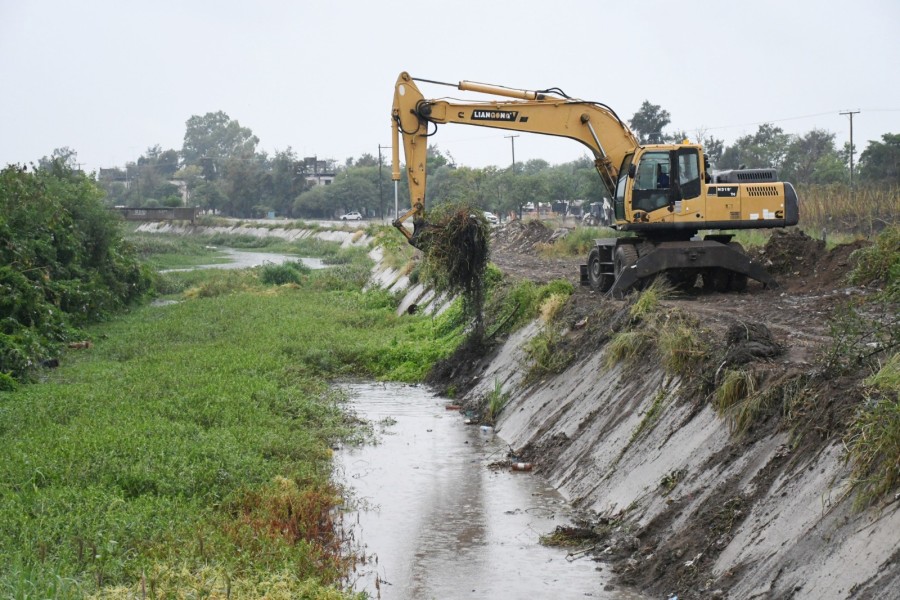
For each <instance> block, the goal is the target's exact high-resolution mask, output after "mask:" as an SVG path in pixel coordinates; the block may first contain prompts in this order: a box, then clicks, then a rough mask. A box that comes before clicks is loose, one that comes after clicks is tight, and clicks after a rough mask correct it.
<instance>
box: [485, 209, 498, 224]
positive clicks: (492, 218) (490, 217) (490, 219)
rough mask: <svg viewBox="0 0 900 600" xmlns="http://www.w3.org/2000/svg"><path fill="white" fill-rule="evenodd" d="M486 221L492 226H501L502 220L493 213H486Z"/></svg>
mask: <svg viewBox="0 0 900 600" xmlns="http://www.w3.org/2000/svg"><path fill="white" fill-rule="evenodd" d="M484 220H485V221H487V222H488V223H489V224H491V225H499V224H500V218H499V217H498V216H497V215H495V214H494V213H492V212H488V211H484Z"/></svg>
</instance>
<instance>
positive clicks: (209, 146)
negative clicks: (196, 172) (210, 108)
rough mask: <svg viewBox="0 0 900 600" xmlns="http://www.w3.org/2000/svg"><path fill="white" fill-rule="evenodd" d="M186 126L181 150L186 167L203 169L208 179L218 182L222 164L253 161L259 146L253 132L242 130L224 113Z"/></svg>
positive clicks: (198, 119)
mask: <svg viewBox="0 0 900 600" xmlns="http://www.w3.org/2000/svg"><path fill="white" fill-rule="evenodd" d="M186 125H187V129H186V130H185V133H184V145H183V146H182V150H181V155H182V158H183V159H184V164H186V165H198V166H200V167H202V168H203V174H204V176H205V177H206V178H207V179H215V178H216V176H217V174H218V170H219V169H220V168H221V165H220V161H223V160H225V159H229V158H250V157H252V156H253V155H254V154H255V152H256V145H257V144H258V143H259V138H257V137H256V136H255V135H253V132H252V131H251V130H250V129H248V128H247V127H241V125H240V123H238V122H237V121H235V120H232V119H231V118H230V117H229V116H228V115H227V114H225V113H224V112H222V111H221V110H220V111H218V112H214V113H206V114H205V115H203V116H202V117H201V116H197V115H194V116H192V117H191V118H190V119H188V120H187V123H186Z"/></svg>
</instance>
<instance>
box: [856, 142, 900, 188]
mask: <svg viewBox="0 0 900 600" xmlns="http://www.w3.org/2000/svg"><path fill="white" fill-rule="evenodd" d="M881 140H882V141H880V142H877V141H871V142H869V145H868V146H866V149H865V150H863V153H862V154H861V155H860V156H859V174H860V179H862V180H863V181H868V182H883V183H892V184H900V134H897V133H885V134H884V135H882V136H881Z"/></svg>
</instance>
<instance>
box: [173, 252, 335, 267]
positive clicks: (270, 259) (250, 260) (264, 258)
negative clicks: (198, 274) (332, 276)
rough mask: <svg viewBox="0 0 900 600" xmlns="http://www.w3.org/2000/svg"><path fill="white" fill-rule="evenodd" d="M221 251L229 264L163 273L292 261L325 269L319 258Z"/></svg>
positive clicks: (257, 265)
mask: <svg viewBox="0 0 900 600" xmlns="http://www.w3.org/2000/svg"><path fill="white" fill-rule="evenodd" d="M221 251H222V252H223V253H224V254H225V255H226V257H227V258H228V260H229V262H227V263H218V264H212V265H198V266H196V267H189V268H186V269H167V270H166V271H163V272H177V271H197V270H201V269H249V268H251V267H259V266H262V265H281V264H284V263H286V262H292V261H296V262H302V263H303V264H304V265H306V266H307V267H309V268H310V269H324V268H325V267H326V265H325V263H324V262H322V259H320V258H305V257H300V256H292V255H290V254H276V253H274V252H251V251H249V250H234V249H233V248H222V249H221Z"/></svg>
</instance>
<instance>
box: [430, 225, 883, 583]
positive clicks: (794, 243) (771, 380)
mask: <svg viewBox="0 0 900 600" xmlns="http://www.w3.org/2000/svg"><path fill="white" fill-rule="evenodd" d="M561 233H562V232H560V231H553V230H550V229H547V228H546V227H543V226H542V225H541V224H540V223H537V222H530V223H522V222H512V223H510V224H508V225H506V226H504V227H502V228H499V229H497V230H495V234H494V239H493V244H492V256H491V261H492V262H493V263H494V264H496V265H497V266H498V267H499V268H500V269H501V270H502V271H503V272H504V273H506V274H507V275H509V276H510V277H513V278H518V279H528V280H532V281H535V282H538V283H546V282H548V281H551V280H554V279H566V280H569V281H570V282H572V283H573V284H574V285H575V293H574V294H573V296H572V298H571V299H570V300H569V302H568V304H567V305H566V307H565V308H564V310H563V313H562V316H561V319H562V320H563V321H564V322H565V324H566V326H567V328H568V332H567V333H566V334H565V337H564V339H563V340H562V341H561V342H560V344H559V346H558V347H557V351H560V352H572V353H573V355H574V359H573V360H572V363H573V364H576V365H577V363H579V362H582V363H585V364H587V363H589V362H590V361H591V356H592V355H596V354H598V351H599V350H600V349H601V348H602V347H603V346H604V345H605V344H606V343H607V342H608V341H609V339H610V337H611V335H612V334H613V333H614V332H615V331H616V329H617V328H620V327H623V326H624V324H625V321H626V320H627V308H628V306H629V302H630V301H629V300H628V299H626V300H624V301H613V300H609V299H607V298H601V295H600V294H597V293H595V292H593V291H592V290H590V289H589V288H587V287H581V286H580V285H579V264H581V263H582V262H584V259H585V257H575V258H547V257H545V256H544V254H543V253H542V252H541V249H542V248H544V247H545V246H546V245H548V244H552V243H553V242H554V240H555V239H557V238H558V237H559V236H560V235H561ZM863 245H865V242H855V243H853V244H848V245H844V246H838V247H836V248H834V249H833V250H830V251H829V250H827V249H826V247H825V244H824V243H823V242H821V241H819V240H815V239H811V238H809V237H808V236H806V235H805V234H803V233H802V232H800V231H798V230H786V231H783V230H776V231H774V232H773V233H772V236H771V238H770V240H769V242H768V243H767V244H766V245H765V246H764V247H762V248H759V249H755V250H753V251H752V252H751V254H752V256H753V257H754V258H755V259H756V260H758V261H760V262H761V263H762V264H764V265H765V267H766V268H767V269H768V270H769V272H770V273H772V274H773V276H774V277H775V278H776V279H777V280H778V281H779V283H780V287H779V288H778V289H765V288H764V287H763V286H762V285H761V284H759V283H757V282H754V281H751V282H750V283H749V285H748V288H747V291H746V292H743V293H727V294H722V293H714V292H707V293H701V292H699V291H698V292H696V293H682V294H679V295H676V296H675V297H673V298H670V299H667V300H665V301H664V305H665V306H667V307H670V308H672V309H675V310H676V311H678V312H683V313H685V314H687V315H690V316H691V317H692V318H694V319H695V320H696V321H695V323H696V327H698V328H702V329H703V330H704V336H706V337H707V338H708V339H710V340H713V342H714V344H715V345H716V351H715V356H716V358H715V361H716V364H706V365H703V366H701V367H698V372H697V376H696V377H694V378H693V379H692V380H691V381H686V382H685V383H684V384H683V385H682V392H681V393H682V400H681V403H682V407H681V409H679V410H680V413H679V414H680V415H681V416H680V417H679V418H680V419H681V421H680V423H681V425H677V424H676V426H675V428H674V430H673V432H672V433H670V434H669V436H670V437H671V436H676V435H679V434H678V432H677V430H678V429H679V428H681V427H685V426H686V425H688V424H689V423H692V421H694V420H695V418H696V417H697V415H698V414H699V413H700V411H701V410H702V409H703V408H704V407H706V406H708V399H709V397H710V392H711V387H710V386H711V385H714V384H715V375H714V372H716V371H717V365H718V369H721V368H722V367H723V366H748V367H749V368H752V369H753V370H754V371H756V372H758V373H761V374H762V379H761V381H762V382H763V385H768V386H770V387H771V388H772V389H773V390H779V389H781V388H782V387H784V388H785V389H787V387H788V386H790V385H794V384H795V383H796V382H801V381H802V382H804V385H806V386H807V387H808V390H809V393H814V394H816V395H817V397H819V398H820V399H821V400H820V401H818V402H817V404H816V411H815V414H809V415H802V416H801V418H799V419H797V420H795V421H794V423H793V424H792V427H793V431H792V432H791V435H792V436H793V439H794V440H795V442H793V444H792V447H791V448H790V449H788V450H785V449H781V448H774V449H770V450H769V454H768V455H767V458H765V461H766V462H765V463H764V466H763V467H761V468H758V469H756V470H747V469H746V468H745V466H744V465H743V463H744V462H746V461H748V460H750V461H752V460H755V459H752V458H747V457H748V456H749V457H753V456H758V455H757V454H754V452H755V453H759V452H761V450H760V448H765V447H766V444H768V443H770V442H771V440H773V439H776V438H777V434H778V432H779V430H780V429H781V428H783V427H784V423H783V420H784V419H783V417H782V416H781V415H779V414H776V412H775V411H773V412H772V414H770V415H768V416H766V415H765V414H763V418H762V419H760V420H759V421H758V422H757V423H755V424H754V425H753V426H752V427H751V428H750V430H749V431H748V433H747V434H746V435H744V436H742V437H740V438H736V439H734V440H732V441H731V442H727V441H726V443H725V444H724V445H723V447H722V449H721V450H719V451H717V452H716V453H715V454H714V455H711V456H709V457H707V458H706V459H705V460H704V464H702V465H696V471H697V473H708V472H722V473H725V472H729V471H734V473H735V474H734V475H733V476H729V477H724V478H720V479H714V480H712V481H710V482H709V485H708V486H706V487H707V488H709V486H712V487H714V488H715V489H714V492H713V493H710V494H709V495H708V496H706V497H705V499H703V500H702V501H700V500H698V499H697V498H696V497H692V496H691V495H686V496H682V497H680V498H668V499H667V500H666V502H667V503H669V506H668V507H667V508H666V510H664V511H662V510H659V511H658V512H657V513H655V516H652V517H651V518H649V519H644V520H642V519H634V520H632V525H633V526H632V527H619V528H618V529H614V528H612V527H608V526H607V525H608V524H609V523H617V522H619V521H620V519H621V520H622V522H624V517H623V516H622V515H616V514H601V515H599V516H597V515H594V517H593V518H594V521H593V522H585V523H581V524H578V526H577V527H576V529H577V530H578V531H583V530H584V529H585V528H587V529H590V530H592V531H594V532H595V533H596V534H597V539H596V546H597V548H598V549H602V553H603V559H604V560H610V561H612V562H613V565H612V569H613V570H614V571H616V572H617V573H619V575H620V581H621V582H622V583H624V584H627V585H632V586H635V587H637V588H639V589H641V590H643V591H647V592H651V593H653V594H655V595H657V596H658V597H667V594H669V593H672V592H674V591H676V590H677V591H678V592H679V594H680V595H679V597H681V598H705V597H719V598H725V597H738V596H733V595H731V594H729V589H730V586H731V585H732V584H733V583H734V582H739V583H738V584H736V585H738V586H740V585H743V586H744V588H740V589H744V590H745V591H746V589H748V587H747V586H750V587H752V586H753V585H756V583H754V580H753V577H749V578H744V579H743V580H742V579H741V577H742V573H741V572H739V570H738V571H735V570H726V571H725V572H724V573H721V572H718V573H717V572H715V569H716V565H717V564H719V565H720V566H721V564H727V563H728V561H729V560H732V561H733V556H730V555H728V553H732V554H733V553H734V552H735V550H734V549H733V545H732V546H729V544H730V543H731V542H732V541H733V540H734V539H735V537H736V536H740V535H747V534H746V531H749V530H752V529H753V528H754V527H756V525H754V524H751V523H750V522H749V521H748V522H747V523H745V521H747V520H748V515H750V514H752V513H753V512H754V510H756V511H761V510H763V509H761V508H760V507H764V506H766V505H767V504H766V503H769V507H770V508H769V509H766V510H770V509H771V508H772V505H771V503H772V502H773V500H772V499H771V497H767V494H768V493H769V491H770V489H771V488H773V486H774V487H777V486H779V485H783V483H781V482H782V479H785V478H786V479H792V478H796V472H798V471H797V469H798V465H799V464H814V463H816V462H817V461H820V460H824V459H823V458H822V457H823V456H826V455H828V453H829V452H830V451H829V450H828V448H831V447H833V446H834V444H835V441H836V439H837V440H839V438H840V435H841V434H842V432H843V427H844V426H845V423H846V421H847V419H848V418H849V417H850V415H851V414H852V412H853V410H854V409H855V407H856V406H857V405H858V403H859V402H860V401H861V396H860V394H861V391H860V385H859V381H860V379H861V377H863V376H865V375H866V373H865V372H864V371H863V370H860V371H859V372H857V373H852V374H849V375H844V376H841V377H836V378H821V377H820V378H818V379H816V380H815V381H814V382H813V383H809V381H810V379H809V376H810V375H814V374H815V373H816V371H817V370H818V369H819V368H820V365H821V354H822V352H824V351H825V350H826V349H827V348H828V346H829V344H831V343H832V338H831V336H830V331H829V327H830V324H829V319H830V318H831V317H832V315H833V314H834V312H835V310H837V309H839V307H841V306H843V305H844V304H846V302H847V300H848V299H852V298H854V297H860V296H865V295H868V294H871V293H872V292H873V291H874V290H872V289H866V288H861V287H858V286H852V285H850V284H849V283H848V282H847V274H848V273H849V271H850V269H851V268H852V262H853V257H852V254H853V252H854V251H855V250H857V249H859V248H860V247H862V246H863ZM525 335H534V332H531V333H530V334H525ZM497 348H498V351H499V352H504V351H506V350H503V349H502V348H500V346H499V344H498V347H497ZM466 354H467V353H461V354H460V355H458V356H457V357H456V358H455V359H454V360H452V361H449V363H447V364H444V365H441V366H440V368H439V369H437V370H436V371H435V373H434V374H433V375H435V377H434V378H433V379H432V381H431V383H433V384H437V385H439V386H441V385H443V386H446V385H448V384H450V385H452V386H453V387H454V388H455V389H457V390H459V391H463V392H465V391H467V390H469V389H472V393H470V394H469V398H470V399H477V392H478V388H477V387H476V386H478V385H479V379H481V380H482V381H483V380H485V379H486V378H487V377H494V378H496V377H498V374H497V372H496V371H494V372H492V371H491V370H490V369H491V368H492V364H493V365H496V364H497V363H498V362H499V363H502V362H503V357H498V356H497V354H496V353H495V354H493V355H489V356H487V357H485V358H483V359H481V360H476V359H475V358H474V357H473V356H472V355H471V354H468V356H467V355H466ZM576 371H577V368H576ZM595 372H596V371H595ZM576 374H577V373H576ZM514 384H515V386H516V387H519V388H520V389H521V387H522V386H524V387H526V388H527V387H528V385H529V384H527V382H525V383H523V381H522V380H516V381H515V382H514ZM481 385H482V386H483V385H484V384H483V383H482V384H481ZM541 385H543V382H541ZM550 385H551V387H552V386H555V385H557V384H553V383H551V384H550ZM621 385H626V386H627V385H630V382H627V383H622V384H621ZM537 387H540V385H538V386H537ZM562 389H564V385H561V386H560V391H559V393H563V392H562ZM635 389H643V388H637V387H636V388H635ZM541 394H542V392H540V391H530V392H526V393H525V395H526V396H528V395H532V396H539V395H541ZM691 397H692V398H694V400H685V398H691ZM698 399H699V400H698ZM559 401H560V402H562V403H564V404H566V403H577V402H578V400H577V399H570V398H562V397H560V398H559ZM636 401H637V400H636ZM525 402H526V403H527V400H526V401H525ZM547 408H548V409H551V410H559V409H557V408H556V407H553V408H550V406H547ZM518 410H522V409H521V408H519V409H518ZM526 410H527V409H526ZM601 410H602V409H601ZM795 416H796V415H795ZM622 418H623V419H624V418H626V417H622ZM701 420H702V419H701ZM551 422H552V419H547V420H545V421H544V423H545V425H544V427H545V428H552V427H557V426H556V425H552V424H551ZM591 423H595V424H594V425H592V424H591ZM596 423H597V421H596V420H595V417H594V416H593V414H592V415H589V416H588V418H586V419H585V420H584V421H583V423H582V424H581V425H579V431H578V432H577V434H578V435H581V428H582V427H588V428H589V427H594V426H596ZM797 423H800V425H798V424H797ZM620 424H621V422H610V423H608V424H607V425H604V427H607V428H609V431H613V429H614V428H615V427H618V426H619V425H620ZM693 426H697V425H696V422H694V423H693ZM517 427H518V433H519V437H520V439H533V440H534V443H528V444H526V445H525V446H524V447H521V448H516V449H515V450H516V453H517V455H518V456H519V457H520V458H523V457H524V458H526V459H531V460H534V463H535V470H536V471H537V472H541V471H542V470H544V473H543V474H544V475H545V476H546V477H548V479H550V480H551V481H552V480H554V478H556V479H558V480H560V481H562V480H566V479H567V478H568V479H567V481H568V483H567V485H568V486H569V488H570V490H575V491H576V495H575V496H574V497H573V498H572V500H573V501H574V502H575V503H576V505H577V504H578V503H579V502H580V501H584V502H587V503H588V504H590V503H593V505H594V506H596V505H597V504H598V502H597V499H596V496H594V497H591V495H590V492H586V493H585V495H584V496H583V497H582V498H579V497H578V496H577V490H578V483H577V482H576V483H573V480H575V479H577V478H574V477H570V476H569V475H560V474H559V473H558V472H550V471H547V470H545V469H551V470H552V469H558V468H559V466H560V465H562V464H567V463H565V460H568V459H561V458H560V457H561V456H562V455H563V454H564V453H565V452H569V453H570V454H571V453H572V447H573V446H576V445H577V444H578V442H577V437H573V435H571V434H568V433H567V434H558V435H556V434H554V435H547V434H546V432H540V431H538V432H536V433H534V434H531V433H527V431H528V429H529V428H533V425H530V424H527V423H523V424H521V425H517V424H516V423H515V417H513V418H512V420H511V421H510V423H509V424H508V429H507V431H512V433H513V434H515V433H516V428H517ZM712 427H716V425H715V424H713V425H712ZM719 427H721V428H722V429H723V430H725V429H727V426H726V425H725V424H724V423H722V424H721V425H720V426H719ZM500 431H501V433H502V432H503V429H502V428H501V430H500ZM573 433H576V432H573ZM604 435H607V437H608V434H604ZM785 435H787V434H785ZM602 437H603V436H602V435H601V436H599V437H598V438H596V439H602ZM628 443H629V444H630V443H631V442H628ZM665 443H666V442H665V441H663V442H660V444H661V445H660V447H662V445H663V444H665ZM623 452H624V451H623ZM617 460H618V459H617ZM758 460H763V459H762V458H758ZM568 464H572V463H568ZM588 464H590V465H592V468H596V467H597V466H598V465H601V464H603V461H600V462H594V463H590V462H587V461H585V465H588ZM802 471H803V469H800V472H802ZM681 472H682V471H673V472H672V474H671V476H672V478H673V480H672V481H671V485H672V487H673V488H674V487H675V486H677V485H678V484H679V481H678V479H679V475H678V474H679V473H681ZM823 472H824V471H823ZM748 473H752V479H750V480H749V485H748ZM614 477H615V476H614V475H613V474H612V473H608V474H607V475H605V476H604V479H606V480H609V479H611V478H614ZM701 489H702V488H701ZM698 503H699V504H698ZM601 504H602V502H601ZM651 504H652V503H651ZM689 505H690V509H688V506H689ZM774 508H775V509H778V508H779V507H778V506H777V505H775V506H774ZM649 513H653V511H652V510H651V511H648V514H649ZM688 514H689V515H690V517H686V516H685V515H688ZM766 514H768V513H766ZM685 518H689V519H690V520H691V522H690V526H689V527H684V524H683V522H681V521H682V520H683V519H685ZM846 518H847V519H851V518H852V517H851V516H848V517H846ZM763 520H764V519H763ZM637 523H640V525H639V526H637V525H636V524H637ZM759 527H762V526H759ZM759 531H762V530H759ZM757 535H763V534H762V533H758V534H757ZM756 543H759V542H756ZM797 547H798V548H800V549H801V550H797V552H801V551H802V548H803V545H802V544H797ZM723 552H725V553H726V556H725V557H723V558H722V560H721V561H719V559H720V554H722V553H723ZM836 553H837V551H836ZM888 554H890V552H888ZM798 560H799V559H798ZM717 561H719V562H717ZM798 564H801V566H802V563H798ZM883 567H884V568H883V569H882V570H881V571H879V573H881V574H880V575H878V576H874V575H873V576H872V578H870V579H869V580H868V581H866V582H864V583H862V584H860V583H857V585H856V586H855V587H854V590H851V592H850V593H848V592H847V590H842V591H841V593H840V594H838V595H836V596H835V597H863V598H867V597H872V598H880V597H890V594H888V596H882V595H880V594H881V593H882V592H883V590H881V592H880V591H879V589H880V587H883V585H888V586H891V585H897V580H898V578H897V574H896V569H897V553H896V552H895V553H894V555H893V557H892V558H891V559H889V560H887V562H886V563H884V565H883ZM773 577H774V579H773V580H772V581H771V586H772V587H771V589H772V590H773V591H774V590H775V589H778V586H779V585H783V579H784V577H782V574H781V573H777V574H775V575H774V576H773ZM785 577H789V576H788V575H785ZM779 578H781V579H782V582H781V583H779ZM748 579H749V580H750V582H749V583H748V581H747V580H748ZM763 583H765V585H770V584H769V583H767V582H763ZM761 585H762V584H761ZM801 588H802V586H800V587H798V588H797V589H796V590H794V591H788V592H786V593H781V592H779V594H776V596H774V597H793V596H794V595H799V596H803V594H802V593H800V592H801ZM754 597H772V596H766V595H765V594H763V595H761V596H754Z"/></svg>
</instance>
